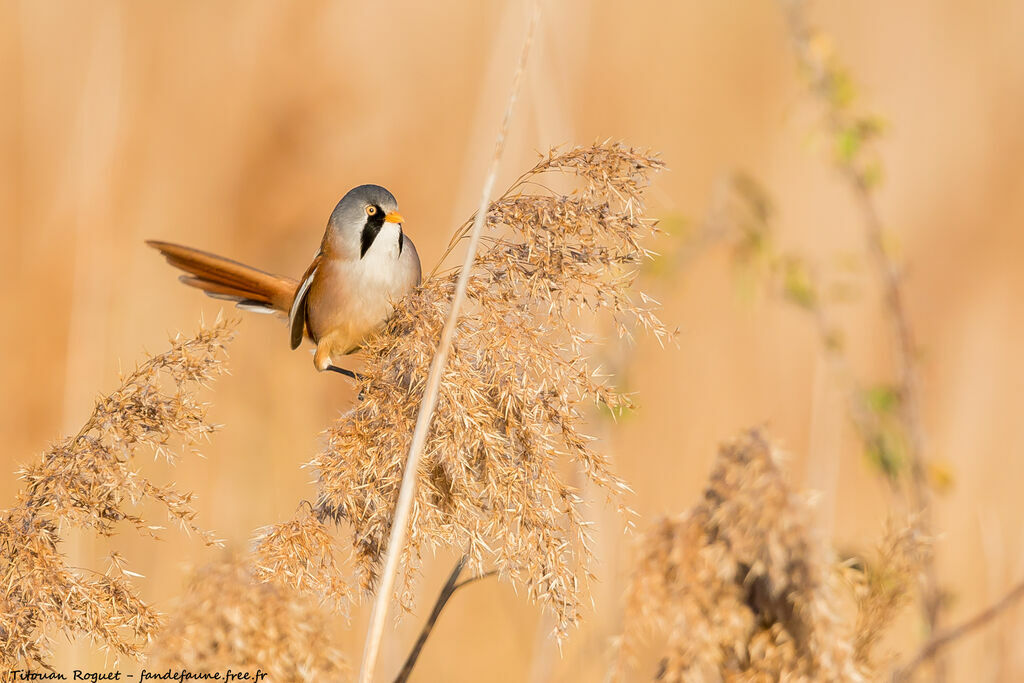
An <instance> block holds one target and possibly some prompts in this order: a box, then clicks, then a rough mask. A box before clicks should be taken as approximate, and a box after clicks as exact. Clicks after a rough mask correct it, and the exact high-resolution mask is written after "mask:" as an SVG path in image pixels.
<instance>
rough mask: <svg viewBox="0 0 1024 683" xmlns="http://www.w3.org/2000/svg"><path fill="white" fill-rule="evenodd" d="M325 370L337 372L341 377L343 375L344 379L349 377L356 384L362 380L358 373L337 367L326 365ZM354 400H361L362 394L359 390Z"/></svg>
mask: <svg viewBox="0 0 1024 683" xmlns="http://www.w3.org/2000/svg"><path fill="white" fill-rule="evenodd" d="M327 369H328V370H330V371H331V372H337V373H339V374H341V375H345V376H346V377H351V378H352V379H354V380H356V381H357V382H360V381H362V379H363V376H362V375H360V374H359V373H358V372H352V371H351V370H346V369H345V368H339V367H338V366H337V365H328V366H327ZM356 400H359V401H362V400H363V392H362V390H361V389H360V391H359V395H358V396H356Z"/></svg>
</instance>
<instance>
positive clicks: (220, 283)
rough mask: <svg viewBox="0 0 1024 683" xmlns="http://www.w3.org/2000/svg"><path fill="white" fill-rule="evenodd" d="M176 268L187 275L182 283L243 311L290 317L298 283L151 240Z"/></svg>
mask: <svg viewBox="0 0 1024 683" xmlns="http://www.w3.org/2000/svg"><path fill="white" fill-rule="evenodd" d="M146 244H148V245H149V246H151V247H153V248H154V249H156V250H158V251H159V252H160V253H161V254H163V255H164V256H165V257H166V258H167V262H168V263H170V264H171V265H172V266H174V267H175V268H179V269H181V270H183V271H185V272H186V273H187V275H182V276H181V277H180V278H179V279H180V280H181V281H182V282H184V283H185V284H186V285H189V286H190V287H196V288H197V289H201V290H203V291H204V292H206V294H207V295H209V296H212V297H213V298H215V299H226V300H228V301H234V302H235V303H236V305H237V306H238V307H239V308H242V309H245V310H251V311H256V312H260V313H273V312H283V313H287V312H288V309H289V308H290V307H291V305H292V299H293V298H294V296H295V290H296V288H297V287H298V284H299V283H298V282H297V281H296V280H293V279H292V278H290V277H285V276H283V275H273V274H271V273H267V272H264V271H262V270H258V269H256V268H252V267H250V266H246V265H243V264H241V263H239V262H238V261H232V260H231V259H228V258H224V257H223V256H217V255H215V254H210V253H208V252H205V251H200V250H199V249H193V248H192V247H186V246H182V245H180V244H172V243H170V242H158V241H156V240H149V241H147V242H146Z"/></svg>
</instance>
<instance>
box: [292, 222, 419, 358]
mask: <svg viewBox="0 0 1024 683" xmlns="http://www.w3.org/2000/svg"><path fill="white" fill-rule="evenodd" d="M400 234H401V233H400V231H399V228H398V226H397V225H395V224H393V223H385V224H384V226H383V227H382V228H381V230H380V232H379V233H378V234H377V237H376V239H374V241H373V244H371V245H370V247H369V249H367V250H366V253H365V254H363V256H362V258H346V259H337V258H334V259H332V258H325V259H324V260H323V261H322V262H321V264H320V266H319V268H318V269H317V274H316V277H315V278H314V280H313V283H312V285H311V287H310V292H309V299H308V307H307V320H308V321H309V327H310V332H312V334H313V337H314V338H315V339H323V338H326V337H328V336H331V337H332V338H334V339H335V340H336V341H335V342H334V346H336V347H337V352H338V353H347V352H348V351H350V350H351V349H352V348H354V347H356V346H358V345H359V344H360V343H361V342H362V340H363V338H364V337H365V336H366V335H368V334H370V333H371V332H372V331H373V330H375V329H376V328H377V327H378V326H379V325H381V324H382V323H383V322H384V321H385V320H387V318H388V317H389V316H390V315H391V312H392V310H393V305H392V302H394V301H397V300H399V299H401V298H402V297H403V296H405V294H407V293H408V292H409V290H410V289H411V288H412V286H413V285H414V284H415V283H413V284H412V285H410V283H409V275H408V273H406V272H404V271H405V270H407V267H405V264H404V262H405V259H402V258H401V256H402V254H401V250H400V249H399V237H400Z"/></svg>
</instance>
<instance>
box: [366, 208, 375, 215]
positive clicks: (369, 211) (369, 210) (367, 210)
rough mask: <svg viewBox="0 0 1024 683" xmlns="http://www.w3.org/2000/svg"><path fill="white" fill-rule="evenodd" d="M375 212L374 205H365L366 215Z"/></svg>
mask: <svg viewBox="0 0 1024 683" xmlns="http://www.w3.org/2000/svg"><path fill="white" fill-rule="evenodd" d="M375 213H377V207H376V206H368V207H366V215H367V216H372V215H373V214H375Z"/></svg>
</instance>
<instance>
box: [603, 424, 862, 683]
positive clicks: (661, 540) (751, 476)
mask: <svg viewBox="0 0 1024 683" xmlns="http://www.w3.org/2000/svg"><path fill="white" fill-rule="evenodd" d="M809 513H810V510H809V508H808V505H807V503H806V502H805V501H803V500H802V499H801V498H799V497H798V496H796V495H794V494H793V493H792V492H791V491H790V489H789V487H788V486H787V485H786V483H785V481H784V480H783V478H782V474H781V472H780V470H779V466H778V463H777V456H776V454H775V453H774V451H773V449H772V447H771V445H770V444H769V443H768V442H766V441H765V440H764V439H763V438H762V437H761V435H760V434H758V433H757V432H750V433H748V434H745V435H743V436H742V437H741V438H739V439H737V440H736V441H734V442H732V443H729V444H726V445H724V446H723V447H722V449H721V450H720V452H719V455H718V459H717V461H716V463H715V466H714V469H713V471H712V473H711V479H710V482H709V485H708V488H707V489H706V490H705V493H704V500H703V501H702V502H701V503H699V504H698V505H697V506H696V507H694V508H693V509H692V510H691V511H690V512H688V513H686V514H684V515H682V516H680V517H677V518H674V519H664V520H661V521H660V522H658V523H657V524H655V525H654V527H653V528H652V529H651V530H650V531H648V532H647V533H646V534H645V535H644V537H643V538H642V539H641V544H640V550H641V557H640V560H639V564H638V566H637V568H636V570H635V573H634V576H633V579H632V582H631V585H630V587H629V590H628V593H627V608H626V609H627V612H626V629H625V633H624V634H623V639H622V642H621V643H620V646H621V648H622V659H623V660H626V659H632V658H633V657H634V656H635V653H636V652H637V651H638V646H639V644H640V642H641V641H643V640H647V639H649V638H650V637H651V636H652V635H655V634H657V635H658V636H659V637H660V636H664V638H665V639H666V640H667V644H666V647H665V650H664V653H663V655H662V658H661V661H660V664H659V670H658V677H659V679H663V680H667V681H741V680H742V681H773V680H803V681H819V680H844V681H845V680H859V679H862V678H864V673H863V672H862V671H860V670H859V668H858V666H857V665H856V663H855V661H854V656H853V654H854V653H853V649H854V648H853V645H852V643H851V642H850V637H849V631H848V629H846V628H844V627H843V625H842V624H841V623H840V622H839V618H838V616H837V615H838V611H839V609H840V607H841V606H842V594H841V593H840V591H839V590H838V585H837V583H838V582H837V581H835V579H836V578H837V577H838V574H837V573H836V572H835V571H834V565H833V564H832V562H831V561H830V558H829V554H828V552H827V549H826V548H825V547H824V546H823V545H822V544H820V543H818V542H817V541H816V540H815V539H814V537H813V534H812V532H811V529H810V527H809V519H810V514H809ZM622 669H623V667H622V666H620V671H619V673H620V674H621V673H623V671H622Z"/></svg>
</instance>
